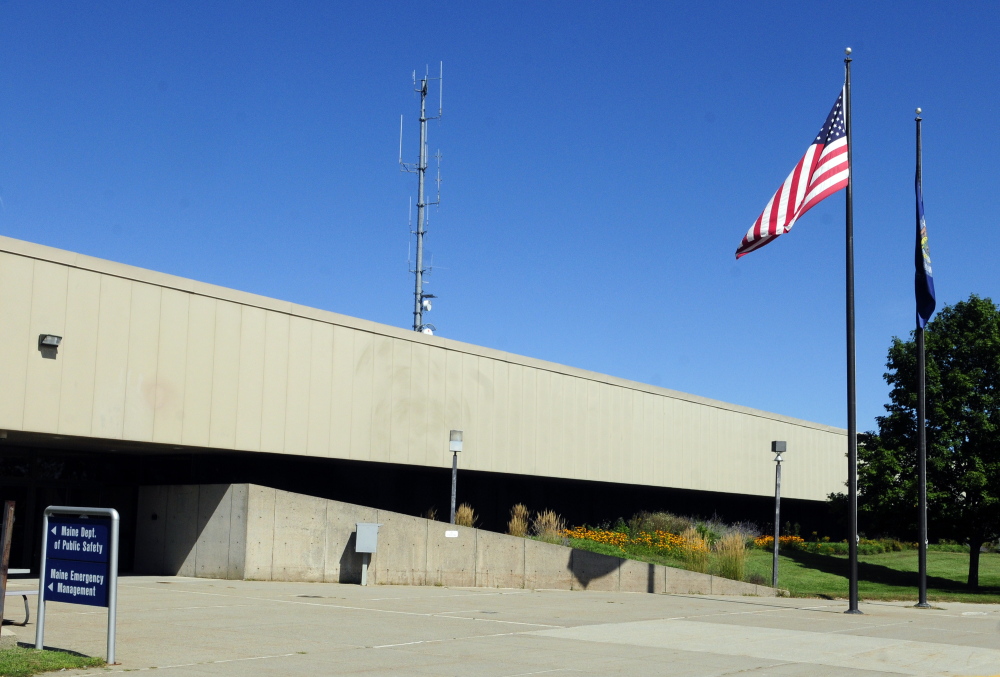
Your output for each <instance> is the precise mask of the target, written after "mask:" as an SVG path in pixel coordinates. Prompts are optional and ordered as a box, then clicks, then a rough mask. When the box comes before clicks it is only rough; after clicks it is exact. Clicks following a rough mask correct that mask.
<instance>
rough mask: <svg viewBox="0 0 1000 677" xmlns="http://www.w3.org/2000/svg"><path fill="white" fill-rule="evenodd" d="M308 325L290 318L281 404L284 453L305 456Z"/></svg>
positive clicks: (309, 328) (307, 412) (309, 325)
mask: <svg viewBox="0 0 1000 677" xmlns="http://www.w3.org/2000/svg"><path fill="white" fill-rule="evenodd" d="M311 356H312V323H310V322H309V321H308V320H306V319H304V318H301V317H293V318H291V321H290V324H289V331H288V391H287V393H286V405H285V446H284V449H283V451H284V452H285V453H286V454H305V453H306V449H307V446H308V444H309V372H310V364H309V361H310V358H311Z"/></svg>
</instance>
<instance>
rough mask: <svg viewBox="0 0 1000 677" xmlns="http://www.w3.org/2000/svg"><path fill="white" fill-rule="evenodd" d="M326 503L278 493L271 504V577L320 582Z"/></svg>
mask: <svg viewBox="0 0 1000 677" xmlns="http://www.w3.org/2000/svg"><path fill="white" fill-rule="evenodd" d="M326 503H327V502H326V501H325V500H323V499H321V498H314V497H312V496H303V495H301V494H292V493H289V492H287V491H278V492H276V494H275V504H274V554H273V555H272V559H271V562H272V564H271V567H272V574H271V575H272V577H273V578H274V580H280V581H322V580H323V570H324V568H325V567H324V563H323V560H324V558H325V556H326Z"/></svg>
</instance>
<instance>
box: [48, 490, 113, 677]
mask: <svg viewBox="0 0 1000 677" xmlns="http://www.w3.org/2000/svg"><path fill="white" fill-rule="evenodd" d="M118 522H119V520H118V511H117V510H115V509H113V508H74V507H68V506H59V505H52V506H49V507H48V508H46V509H45V513H44V518H43V519H42V564H41V575H40V576H39V577H38V624H37V627H36V630H35V648H36V649H41V648H42V647H43V646H44V642H45V603H46V602H48V601H53V602H68V603H69V604H86V605H89V606H103V607H107V609H108V659H107V660H108V664H109V665H114V664H115V616H116V614H115V612H116V609H117V602H118V599H117V598H118Z"/></svg>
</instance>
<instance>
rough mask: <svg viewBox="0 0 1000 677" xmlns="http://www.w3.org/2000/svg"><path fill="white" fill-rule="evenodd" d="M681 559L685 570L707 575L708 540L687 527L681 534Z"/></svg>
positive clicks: (695, 529)
mask: <svg viewBox="0 0 1000 677" xmlns="http://www.w3.org/2000/svg"><path fill="white" fill-rule="evenodd" d="M681 538H682V539H683V544H682V545H681V559H683V560H684V564H685V568H687V569H689V570H690V571H697V572H698V573H702V574H707V573H708V555H709V546H708V540H707V539H706V538H705V537H704V536H703V535H702V534H701V533H699V532H698V529H697V528H695V527H688V528H687V529H685V530H684V532H683V533H682V534H681Z"/></svg>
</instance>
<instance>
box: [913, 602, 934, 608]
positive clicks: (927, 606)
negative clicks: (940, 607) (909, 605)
mask: <svg viewBox="0 0 1000 677" xmlns="http://www.w3.org/2000/svg"><path fill="white" fill-rule="evenodd" d="M913 608H914V609H933V608H934V607H932V606H931V605H930V604H928V603H927V602H922V603H919V604H914V605H913Z"/></svg>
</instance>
